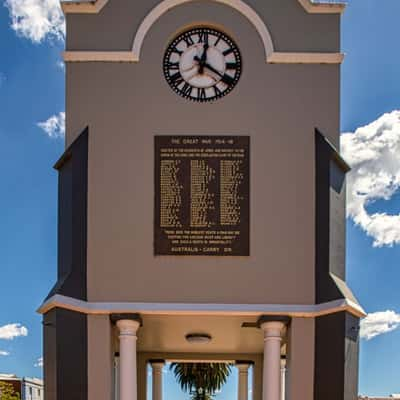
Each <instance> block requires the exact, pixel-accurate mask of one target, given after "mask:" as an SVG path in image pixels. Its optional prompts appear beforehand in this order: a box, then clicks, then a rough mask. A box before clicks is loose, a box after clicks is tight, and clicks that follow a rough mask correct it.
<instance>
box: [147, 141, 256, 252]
mask: <svg viewBox="0 0 400 400" xmlns="http://www.w3.org/2000/svg"><path fill="white" fill-rule="evenodd" d="M249 146H250V138H249V137H248V136H156V137H155V221H154V222H155V226H154V253H155V254H156V255H175V256H179V255H180V256H188V255H192V256H202V255H205V256H248V255H249V247H250V243H249V217H250V215H249V169H250V165H249Z"/></svg>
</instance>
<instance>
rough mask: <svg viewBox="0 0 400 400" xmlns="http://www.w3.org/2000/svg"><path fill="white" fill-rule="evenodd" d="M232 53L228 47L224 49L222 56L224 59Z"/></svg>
mask: <svg viewBox="0 0 400 400" xmlns="http://www.w3.org/2000/svg"><path fill="white" fill-rule="evenodd" d="M231 53H233V49H232V47H229V49H226V50H225V51H224V52H223V53H222V54H223V55H224V56H225V57H226V56H227V55H228V54H231Z"/></svg>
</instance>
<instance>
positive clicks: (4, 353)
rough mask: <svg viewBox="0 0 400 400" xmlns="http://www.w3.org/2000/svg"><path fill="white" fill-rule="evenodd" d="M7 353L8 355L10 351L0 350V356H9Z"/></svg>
mask: <svg viewBox="0 0 400 400" xmlns="http://www.w3.org/2000/svg"><path fill="white" fill-rule="evenodd" d="M9 355H10V353H9V352H8V351H5V350H0V357H1V356H9Z"/></svg>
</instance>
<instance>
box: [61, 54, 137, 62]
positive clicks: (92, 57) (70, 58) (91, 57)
mask: <svg viewBox="0 0 400 400" xmlns="http://www.w3.org/2000/svg"><path fill="white" fill-rule="evenodd" d="M63 58H64V61H65V62H131V63H132V62H133V63H134V62H138V61H139V59H138V58H137V57H136V56H135V54H134V53H133V52H132V51H64V53H63Z"/></svg>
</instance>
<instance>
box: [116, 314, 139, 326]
mask: <svg viewBox="0 0 400 400" xmlns="http://www.w3.org/2000/svg"><path fill="white" fill-rule="evenodd" d="M110 320H111V322H112V323H113V324H115V325H117V322H118V321H121V320H131V321H137V322H139V324H140V326H142V325H143V321H142V318H141V316H140V314H111V315H110Z"/></svg>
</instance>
